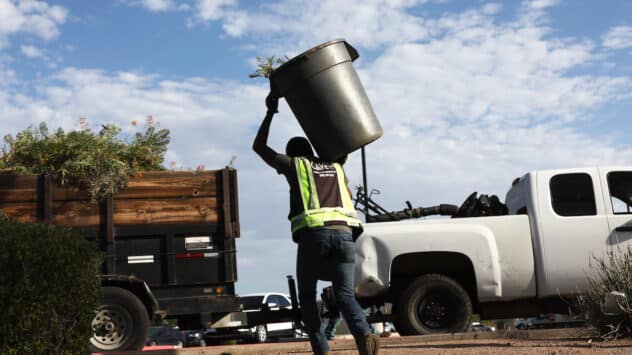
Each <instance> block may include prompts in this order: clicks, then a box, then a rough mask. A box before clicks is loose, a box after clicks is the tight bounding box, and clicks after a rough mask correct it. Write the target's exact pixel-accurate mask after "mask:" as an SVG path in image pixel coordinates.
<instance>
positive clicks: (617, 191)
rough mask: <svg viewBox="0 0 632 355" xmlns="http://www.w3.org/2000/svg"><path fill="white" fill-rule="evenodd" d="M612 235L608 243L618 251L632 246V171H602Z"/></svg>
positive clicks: (609, 236) (604, 194)
mask: <svg viewBox="0 0 632 355" xmlns="http://www.w3.org/2000/svg"><path fill="white" fill-rule="evenodd" d="M600 174H601V181H602V186H603V196H604V199H605V205H606V213H607V215H608V226H609V227H610V234H609V235H608V239H607V243H608V245H609V246H610V247H611V248H612V250H616V249H617V248H621V247H623V248H625V247H628V246H632V171H629V170H628V171H624V170H620V171H617V170H611V171H608V170H600Z"/></svg>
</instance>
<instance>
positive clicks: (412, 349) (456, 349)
mask: <svg viewBox="0 0 632 355" xmlns="http://www.w3.org/2000/svg"><path fill="white" fill-rule="evenodd" d="M381 340H382V346H381V350H380V354H382V355H390V354H393V355H395V354H398V355H399V354H406V355H408V354H556V355H561V354H594V353H599V354H632V339H626V340H617V341H609V342H602V341H595V340H591V339H590V337H589V336H588V335H587V333H586V331H585V330H581V329H579V330H578V329H571V330H569V329H566V330H555V331H552V330H548V331H547V330H538V331H533V330H532V331H518V332H512V333H463V334H449V335H440V336H412V337H397V336H394V337H389V338H382V339H381ZM330 347H331V350H332V352H333V353H334V354H340V355H343V354H344V355H351V354H357V350H356V348H355V342H354V341H353V340H352V339H336V340H334V341H331V342H330ZM144 353H145V354H147V352H144ZM163 354H165V355H166V354H181V355H198V354H200V355H201V354H220V355H228V354H230V355H247V354H248V355H249V354H311V348H310V346H309V342H307V341H301V342H290V343H271V344H245V345H230V346H212V347H206V348H195V349H180V350H175V351H173V352H172V351H169V352H168V353H163Z"/></svg>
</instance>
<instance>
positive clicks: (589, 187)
mask: <svg viewBox="0 0 632 355" xmlns="http://www.w3.org/2000/svg"><path fill="white" fill-rule="evenodd" d="M550 189H551V203H552V204H553V210H554V211H555V213H557V214H558V215H560V216H564V217H573V216H592V215H596V214H597V207H596V205H595V192H594V190H593V184H592V179H591V178H590V175H588V174H583V173H575V174H560V175H555V176H553V177H552V178H551V182H550Z"/></svg>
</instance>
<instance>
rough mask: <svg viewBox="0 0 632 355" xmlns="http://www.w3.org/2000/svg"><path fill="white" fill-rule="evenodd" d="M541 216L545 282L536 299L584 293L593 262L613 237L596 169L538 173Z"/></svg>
mask: <svg viewBox="0 0 632 355" xmlns="http://www.w3.org/2000/svg"><path fill="white" fill-rule="evenodd" d="M537 179H538V182H537V186H538V199H539V200H538V214H539V217H540V218H539V219H540V220H539V227H540V231H541V234H540V238H541V243H542V253H543V261H544V275H545V280H538V294H539V296H540V297H543V296H557V295H569V294H573V293H576V292H578V291H579V290H581V289H583V288H585V284H586V272H587V271H588V266H589V262H590V259H591V258H592V257H593V256H595V257H603V256H604V255H605V253H606V251H607V250H608V244H607V238H608V234H609V229H608V220H607V218H606V213H605V208H604V202H603V199H602V198H597V196H601V186H600V179H599V174H598V171H597V169H584V170H581V171H580V170H573V171H568V172H559V171H544V172H538V176H537Z"/></svg>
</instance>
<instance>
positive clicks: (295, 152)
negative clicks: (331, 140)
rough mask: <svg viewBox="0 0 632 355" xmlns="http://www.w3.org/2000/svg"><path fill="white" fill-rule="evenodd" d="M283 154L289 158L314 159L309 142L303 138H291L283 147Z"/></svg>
mask: <svg viewBox="0 0 632 355" xmlns="http://www.w3.org/2000/svg"><path fill="white" fill-rule="evenodd" d="M285 154H287V155H289V156H290V157H292V158H294V157H308V158H311V157H314V151H313V150H312V145H311V144H309V141H308V140H307V138H305V137H293V138H291V139H290V140H289V141H288V142H287V145H286V146H285Z"/></svg>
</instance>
